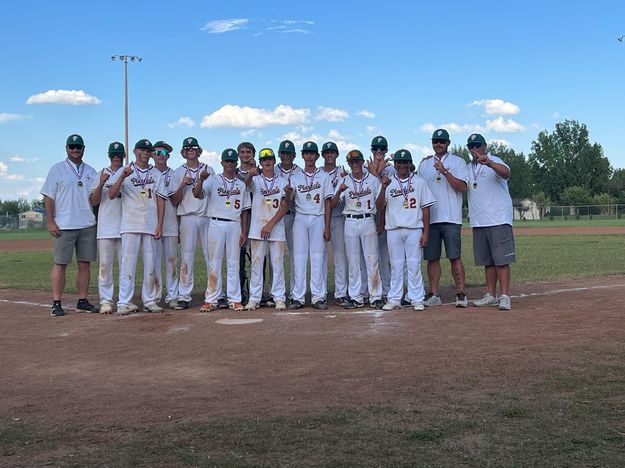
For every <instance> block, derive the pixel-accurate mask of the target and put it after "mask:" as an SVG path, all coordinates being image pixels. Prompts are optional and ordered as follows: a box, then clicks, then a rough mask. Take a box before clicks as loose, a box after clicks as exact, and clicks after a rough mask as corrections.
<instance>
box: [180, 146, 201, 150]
mask: <svg viewBox="0 0 625 468" xmlns="http://www.w3.org/2000/svg"><path fill="white" fill-rule="evenodd" d="M182 149H183V150H185V151H189V150H196V151H197V150H199V149H200V147H199V146H185V147H184V148H182Z"/></svg>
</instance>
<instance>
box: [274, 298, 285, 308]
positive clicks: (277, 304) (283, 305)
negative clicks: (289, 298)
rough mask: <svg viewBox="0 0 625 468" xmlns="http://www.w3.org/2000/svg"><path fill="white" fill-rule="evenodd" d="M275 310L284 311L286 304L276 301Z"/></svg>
mask: <svg viewBox="0 0 625 468" xmlns="http://www.w3.org/2000/svg"><path fill="white" fill-rule="evenodd" d="M276 310H286V303H285V302H284V301H281V300H280V299H276Z"/></svg>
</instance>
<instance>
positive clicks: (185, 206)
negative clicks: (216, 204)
mask: <svg viewBox="0 0 625 468" xmlns="http://www.w3.org/2000/svg"><path fill="white" fill-rule="evenodd" d="M205 170H206V171H207V172H208V174H209V177H208V178H209V179H210V178H211V177H212V176H214V175H215V171H214V170H213V168H212V167H210V166H207V165H206V164H204V163H200V165H199V166H198V167H197V168H196V169H192V168H190V167H188V166H187V165H186V164H183V165H182V166H180V167H179V168H178V169H176V170H175V171H174V172H173V174H172V176H171V181H170V182H169V188H170V189H171V192H170V194H169V195H170V196H171V194H173V193H174V192H176V191H177V190H178V188H179V187H180V184H181V183H182V181H183V180H184V178H185V177H187V176H188V177H190V178H191V181H190V182H189V183H188V184H187V185H186V186H185V188H184V189H183V193H182V200H180V203H178V207H177V208H176V214H178V216H186V215H197V216H208V213H207V211H206V210H207V208H208V199H207V198H206V197H204V198H203V199H201V200H200V199H199V198H195V197H194V196H193V187H195V185H196V184H197V183H198V181H199V180H200V179H199V177H200V174H201V173H202V172H204V171H205ZM207 180H208V179H207Z"/></svg>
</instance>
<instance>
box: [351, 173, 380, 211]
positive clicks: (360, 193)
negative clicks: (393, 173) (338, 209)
mask: <svg viewBox="0 0 625 468" xmlns="http://www.w3.org/2000/svg"><path fill="white" fill-rule="evenodd" d="M343 183H344V184H345V185H347V190H345V191H343V192H342V193H341V200H342V201H343V203H344V205H343V214H344V215H347V214H349V215H359V214H366V213H370V214H375V213H376V208H375V201H376V199H377V198H378V195H379V194H380V189H381V188H382V183H381V182H380V180H379V179H378V178H377V177H374V176H372V175H371V174H369V173H368V172H364V173H363V176H362V179H361V180H358V179H354V177H352V175H351V174H348V175H347V176H346V177H344V178H343Z"/></svg>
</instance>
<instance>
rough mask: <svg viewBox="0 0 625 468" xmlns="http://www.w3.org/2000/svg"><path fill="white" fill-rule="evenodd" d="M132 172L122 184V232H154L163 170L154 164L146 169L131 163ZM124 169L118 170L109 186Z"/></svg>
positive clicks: (156, 223)
mask: <svg viewBox="0 0 625 468" xmlns="http://www.w3.org/2000/svg"><path fill="white" fill-rule="evenodd" d="M130 166H131V167H132V173H131V174H130V175H129V176H127V177H126V178H125V179H124V182H123V183H122V186H121V190H120V192H121V194H122V222H121V227H120V232H121V233H122V234H125V233H135V234H154V233H155V232H156V228H157V226H158V209H157V205H156V198H157V196H158V195H157V191H158V188H159V184H160V182H161V172H160V171H159V170H158V169H156V168H155V167H154V166H152V165H148V167H147V168H145V169H140V168H138V167H137V166H136V165H135V164H134V163H132V164H131V165H130ZM123 172H124V170H123V168H121V170H119V171H117V172H116V173H115V175H114V176H113V180H111V179H109V182H108V183H107V184H106V185H107V186H108V187H109V188H110V187H112V186H113V185H115V182H116V181H117V180H118V179H119V177H121V175H122V174H123Z"/></svg>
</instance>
